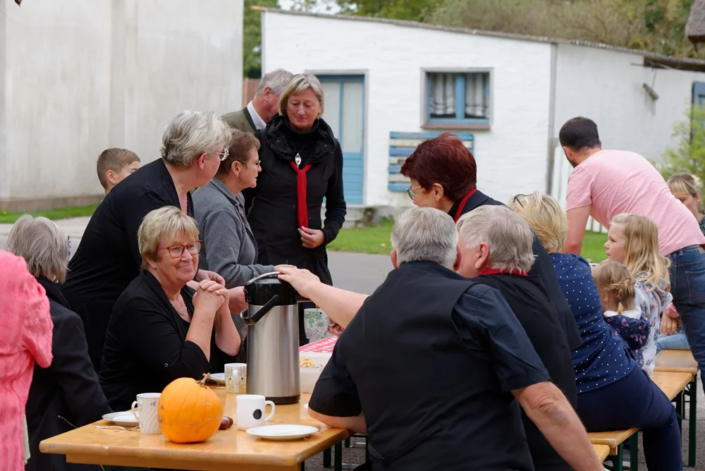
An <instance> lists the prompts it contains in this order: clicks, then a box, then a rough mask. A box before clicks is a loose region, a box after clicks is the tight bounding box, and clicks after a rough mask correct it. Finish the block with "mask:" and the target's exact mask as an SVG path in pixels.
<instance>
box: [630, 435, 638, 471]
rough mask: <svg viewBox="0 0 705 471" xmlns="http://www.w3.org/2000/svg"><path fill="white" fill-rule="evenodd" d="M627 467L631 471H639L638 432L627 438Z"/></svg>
mask: <svg viewBox="0 0 705 471" xmlns="http://www.w3.org/2000/svg"><path fill="white" fill-rule="evenodd" d="M629 465H630V466H631V470H632V471H638V470H639V432H637V433H635V434H634V435H632V436H631V437H629Z"/></svg>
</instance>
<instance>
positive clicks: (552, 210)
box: [509, 191, 568, 253]
mask: <svg viewBox="0 0 705 471" xmlns="http://www.w3.org/2000/svg"><path fill="white" fill-rule="evenodd" d="M509 207H510V208H511V209H513V210H514V212H516V213H517V214H518V215H519V216H521V217H522V218H524V220H525V221H526V222H527V223H529V226H531V228H532V229H533V230H534V233H536V237H538V238H539V240H540V241H541V244H543V246H544V247H545V248H546V251H547V252H548V253H560V252H562V251H563V246H564V245H565V239H566V236H567V235H568V219H567V218H566V216H565V213H564V212H563V209H561V206H560V205H559V204H558V201H556V200H555V199H554V198H553V197H552V196H549V195H544V194H542V193H540V192H538V191H535V192H533V193H531V194H529V195H516V196H515V197H514V198H512V200H511V201H510V202H509Z"/></svg>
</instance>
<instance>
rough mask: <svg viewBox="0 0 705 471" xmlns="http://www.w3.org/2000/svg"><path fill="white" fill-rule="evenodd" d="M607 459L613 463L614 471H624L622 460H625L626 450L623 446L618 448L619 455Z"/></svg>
mask: <svg viewBox="0 0 705 471" xmlns="http://www.w3.org/2000/svg"><path fill="white" fill-rule="evenodd" d="M607 459H608V460H609V461H610V462H612V468H611V469H612V471H624V468H623V464H622V460H623V459H624V450H623V447H622V445H619V446H618V447H617V454H616V455H610V456H608V457H607Z"/></svg>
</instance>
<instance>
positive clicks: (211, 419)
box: [159, 377, 223, 443]
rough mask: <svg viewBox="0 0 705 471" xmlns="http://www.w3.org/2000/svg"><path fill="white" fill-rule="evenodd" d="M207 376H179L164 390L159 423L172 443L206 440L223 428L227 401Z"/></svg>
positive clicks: (160, 402) (160, 404)
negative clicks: (195, 377) (224, 400)
mask: <svg viewBox="0 0 705 471" xmlns="http://www.w3.org/2000/svg"><path fill="white" fill-rule="evenodd" d="M206 379H207V377H206V378H203V380H202V381H196V380H195V379H192V378H179V379H176V380H174V381H172V382H171V383H169V385H168V386H167V387H166V388H164V391H162V395H161V397H160V398H159V426H160V427H161V429H162V433H163V434H164V435H165V436H166V437H167V438H168V439H169V440H171V441H172V442H174V443H198V442H204V441H206V440H208V439H209V438H210V437H211V436H213V434H214V433H215V432H216V430H218V428H219V427H220V420H221V419H222V417H223V403H222V402H221V401H220V399H219V398H218V396H217V395H216V394H215V392H213V391H212V390H211V389H210V388H209V387H207V386H206V384H205V382H206Z"/></svg>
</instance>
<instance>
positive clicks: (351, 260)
mask: <svg viewBox="0 0 705 471" xmlns="http://www.w3.org/2000/svg"><path fill="white" fill-rule="evenodd" d="M88 219H89V218H75V219H67V220H63V221H57V224H59V226H60V227H61V228H62V230H63V231H64V232H65V233H66V234H67V236H68V237H69V239H70V240H71V247H72V252H74V251H75V250H76V248H77V247H78V244H79V243H80V238H81V235H82V234H83V230H84V229H85V226H86V224H87V223H88ZM10 228H11V225H9V224H0V248H5V244H6V242H7V235H8V233H9V231H10ZM328 257H329V266H330V269H331V273H332V275H333V280H334V282H335V284H336V285H337V286H339V287H341V288H344V289H349V290H353V291H357V292H361V293H368V294H369V293H372V292H373V291H374V289H375V288H376V287H377V286H379V284H380V283H382V281H384V278H385V276H386V274H387V273H388V272H389V270H391V269H392V264H391V262H390V261H389V257H387V256H382V255H365V254H353V253H342V252H330V253H329V254H328ZM698 391H699V394H698V425H697V428H698V432H699V433H698V440H697V456H698V460H697V463H698V464H697V466H696V467H695V468H691V469H695V470H698V471H705V396H704V395H703V392H702V383H700V382H699V384H698ZM683 436H684V437H687V436H688V426H687V423H684V427H683ZM352 442H353V443H352V444H353V447H352V448H344V449H343V468H344V469H346V470H349V469H353V468H355V467H356V466H358V465H360V464H362V463H363V461H364V440H362V439H360V440H358V439H352ZM687 446H688V444H687V439H686V440H685V442H684V445H683V449H684V453H685V452H686V450H687ZM640 450H641V451H642V453H640V454H641V455H642V456H641V462H642V466H641V469H645V466H644V464H643V463H644V460H643V446H641V447H640ZM323 469H324V468H323V455H322V454H321V455H318V456H315V457H313V458H311V459H310V460H309V461H307V462H306V470H307V471H320V470H323Z"/></svg>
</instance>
